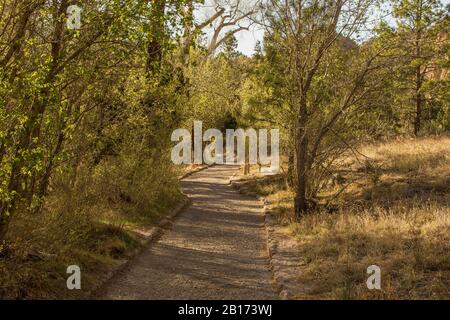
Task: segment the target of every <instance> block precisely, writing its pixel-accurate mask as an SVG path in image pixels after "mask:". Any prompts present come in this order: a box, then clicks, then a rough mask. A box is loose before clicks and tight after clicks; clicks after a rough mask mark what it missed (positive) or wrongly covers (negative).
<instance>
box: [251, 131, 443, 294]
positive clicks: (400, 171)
mask: <svg viewBox="0 0 450 320" xmlns="http://www.w3.org/2000/svg"><path fill="white" fill-rule="evenodd" d="M362 153H363V154H365V155H367V156H368V157H369V158H370V160H367V161H370V164H368V163H364V162H362V163H361V162H354V161H346V162H345V167H343V168H341V169H342V172H343V174H344V173H345V176H346V178H347V180H349V181H350V180H352V179H353V178H355V177H356V178H358V180H357V181H358V183H355V184H352V185H351V186H350V187H348V188H347V189H346V191H345V192H344V193H343V195H342V197H341V198H340V199H339V201H338V206H339V208H340V209H339V211H338V212H337V213H335V214H329V213H320V212H316V213H314V214H311V215H309V216H306V217H304V218H303V219H301V221H293V219H292V207H293V205H292V197H293V194H292V192H291V191H290V190H287V189H286V187H285V186H284V183H283V182H282V180H281V179H276V178H269V179H262V180H261V179H259V180H254V179H251V181H250V182H249V183H247V185H246V187H245V188H247V191H248V192H250V193H251V192H255V193H258V194H262V195H266V196H268V199H269V200H270V201H271V202H272V204H273V210H274V212H275V214H276V215H277V217H278V218H279V221H280V223H281V224H283V225H285V226H286V228H287V229H288V230H289V232H290V234H292V235H293V236H294V237H296V238H297V239H298V241H299V244H300V248H301V249H300V250H301V256H302V259H303V261H302V269H303V272H302V274H300V275H299V278H300V281H301V282H303V283H310V284H311V285H312V287H313V290H311V291H310V292H309V293H308V294H306V295H303V296H299V297H297V298H299V299H317V298H318V299H449V298H450V138H448V137H435V138H423V139H417V140H413V139H404V140H398V141H390V142H384V143H377V144H372V145H368V146H365V147H364V148H362ZM366 166H369V167H370V168H372V170H366V169H367V168H365V167H366ZM349 168H350V170H349ZM373 168H377V169H376V170H373ZM374 175H376V177H375V178H374ZM335 191H337V187H333V188H332V189H330V190H325V192H324V193H325V194H327V193H332V192H335ZM370 265H378V266H379V267H380V268H381V270H382V290H381V291H377V290H375V291H370V290H368V289H367V286H366V280H367V278H368V275H367V274H366V270H367V267H368V266H370Z"/></svg>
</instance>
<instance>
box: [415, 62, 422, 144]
mask: <svg viewBox="0 0 450 320" xmlns="http://www.w3.org/2000/svg"><path fill="white" fill-rule="evenodd" d="M421 89H422V72H421V67H418V68H417V72H416V92H415V100H416V113H415V119H414V135H415V136H416V137H417V136H418V135H419V134H420V130H421V129H422V112H423V99H422V93H421Z"/></svg>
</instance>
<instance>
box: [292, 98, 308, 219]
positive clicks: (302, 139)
mask: <svg viewBox="0 0 450 320" xmlns="http://www.w3.org/2000/svg"><path fill="white" fill-rule="evenodd" d="M307 123H308V112H307V105H306V97H303V98H302V99H301V101H300V110H299V118H298V124H297V134H296V141H297V145H296V159H295V160H296V161H295V162H296V169H297V170H296V171H297V172H296V173H297V179H296V180H297V181H296V182H297V184H296V194H295V215H296V217H298V218H299V217H301V216H302V215H304V214H305V213H306V212H307V211H308V202H307V199H306V188H307V185H308V184H307V179H308V173H307V163H308V137H307V132H306V124H307Z"/></svg>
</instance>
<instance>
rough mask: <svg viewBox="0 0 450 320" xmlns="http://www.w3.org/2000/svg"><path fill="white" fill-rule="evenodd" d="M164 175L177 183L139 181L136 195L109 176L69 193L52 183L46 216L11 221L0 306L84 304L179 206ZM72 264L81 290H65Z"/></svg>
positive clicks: (2, 259) (1, 258) (1, 267)
mask: <svg viewBox="0 0 450 320" xmlns="http://www.w3.org/2000/svg"><path fill="white" fill-rule="evenodd" d="M166 174H168V175H169V174H171V175H172V176H173V177H174V178H162V174H159V177H160V179H159V180H157V179H153V178H152V179H147V180H146V179H143V182H142V183H141V185H139V186H138V187H139V188H137V187H136V188H134V189H131V188H130V189H126V188H125V187H122V188H117V186H119V187H120V186H121V185H118V183H117V182H116V181H118V179H117V178H116V177H117V176H114V175H113V174H112V173H111V171H107V172H106V173H105V174H98V175H97V176H96V177H95V179H91V178H89V179H86V181H85V182H83V183H80V185H79V186H77V187H76V188H75V189H74V190H70V189H69V188H67V187H66V186H65V185H64V184H63V183H60V182H58V180H57V179H55V181H54V184H55V185H56V186H57V188H55V190H54V192H52V194H51V195H50V196H49V197H48V199H47V202H46V206H45V208H44V210H43V212H41V213H39V214H30V213H28V212H23V213H21V214H19V215H17V216H16V217H15V219H13V223H12V225H11V227H10V232H9V234H8V239H7V246H6V248H5V249H4V250H2V252H1V253H0V299H61V298H69V299H86V298H89V293H90V291H91V290H92V289H94V288H96V287H97V286H98V285H99V284H101V283H102V282H103V281H104V280H105V279H106V278H107V277H108V274H109V272H111V271H112V270H113V269H114V268H115V267H117V266H118V265H119V264H120V263H121V262H123V261H124V260H126V259H128V258H129V255H130V253H132V252H133V251H134V250H135V249H136V248H138V247H140V246H141V245H142V240H143V236H142V233H141V231H145V230H148V229H149V228H151V227H152V226H154V224H155V222H157V221H159V220H160V218H161V216H164V215H166V214H167V213H169V212H170V211H171V210H173V209H174V208H175V207H176V206H177V205H178V204H179V203H180V202H181V201H184V197H183V195H182V194H181V193H180V191H179V190H178V189H177V183H176V173H174V174H172V173H170V172H169V173H166ZM82 177H83V176H82ZM80 180H82V179H81V178H80ZM147 181H148V182H147ZM159 181H167V182H166V183H165V184H161V183H159ZM119 182H120V181H119ZM158 183H159V184H158ZM124 185H125V186H127V185H126V184H124ZM116 189H117V190H118V191H116ZM122 190H125V191H127V192H128V193H129V194H130V195H131V196H128V195H127V194H124V192H123V191H122ZM70 265H78V266H80V268H81V270H82V290H79V291H78V290H75V291H69V290H67V288H66V279H67V277H68V275H67V274H66V270H67V267H68V266H70Z"/></svg>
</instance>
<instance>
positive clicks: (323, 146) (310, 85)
mask: <svg viewBox="0 0 450 320" xmlns="http://www.w3.org/2000/svg"><path fill="white" fill-rule="evenodd" d="M375 2H376V1H347V0H341V1H333V2H330V1H312V2H310V1H295V2H284V1H275V0H272V1H269V4H268V7H267V11H266V12H267V14H266V19H265V21H264V25H265V26H266V28H267V33H268V36H269V37H271V38H272V39H273V41H276V43H277V45H278V47H279V48H280V51H281V52H282V53H283V55H284V56H285V57H286V59H287V61H288V64H287V65H288V67H287V70H289V73H288V74H287V77H288V79H289V83H290V84H291V85H290V92H291V97H290V99H291V103H292V105H293V106H294V114H295V122H294V123H293V128H294V131H293V135H294V150H295V185H296V187H295V191H296V196H295V212H296V215H297V216H301V215H303V214H305V213H306V212H308V211H309V209H310V208H311V204H312V202H314V201H313V200H314V199H311V196H313V195H314V193H315V189H316V188H313V186H312V182H313V180H315V179H313V176H314V174H315V173H318V174H319V176H320V175H321V174H322V173H320V172H321V171H324V170H322V169H324V161H326V160H327V159H330V158H332V157H331V156H330V150H331V151H333V150H334V148H333V147H332V146H330V145H327V143H331V142H333V140H332V139H329V136H334V138H333V139H334V144H336V141H341V140H342V139H340V138H339V136H340V135H341V132H339V133H336V132H337V130H336V129H337V128H339V129H340V130H343V132H344V133H345V134H347V133H348V132H349V128H345V126H343V125H344V123H345V122H346V121H347V119H346V118H348V117H349V114H356V113H357V111H358V110H360V109H361V108H363V107H364V106H366V107H370V106H371V104H365V105H364V104H362V103H361V102H362V100H363V98H364V97H367V96H369V95H370V94H371V93H372V92H374V91H375V88H376V86H375V87H374V86H373V85H372V84H371V85H368V78H369V75H370V74H371V73H372V72H373V70H376V69H377V68H378V67H377V65H376V62H377V58H378V57H379V56H380V52H381V51H382V50H381V51H376V52H371V51H370V50H361V49H360V50H358V49H357V46H356V44H355V43H354V42H352V41H351V40H350V38H351V37H352V36H356V35H357V34H358V32H359V31H362V30H363V29H364V28H366V27H367V26H366V21H367V18H368V15H369V13H370V9H371V7H372V5H374V4H375ZM349 51H353V53H352V54H351V55H348V54H347V53H348V52H349ZM336 62H339V63H338V64H337V65H338V66H339V69H337V70H336V71H337V73H336V78H329V75H330V73H331V74H333V70H334V67H335V66H336ZM338 79H342V82H339V80H338ZM329 80H330V81H329ZM324 90H326V91H324ZM324 92H329V94H328V95H327V94H325V95H324V94H323V93H324ZM327 99H328V100H327ZM325 142H326V143H325ZM342 144H344V145H345V144H346V143H342ZM332 145H333V144H332ZM325 171H327V170H326V168H325ZM319 180H320V179H319Z"/></svg>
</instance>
